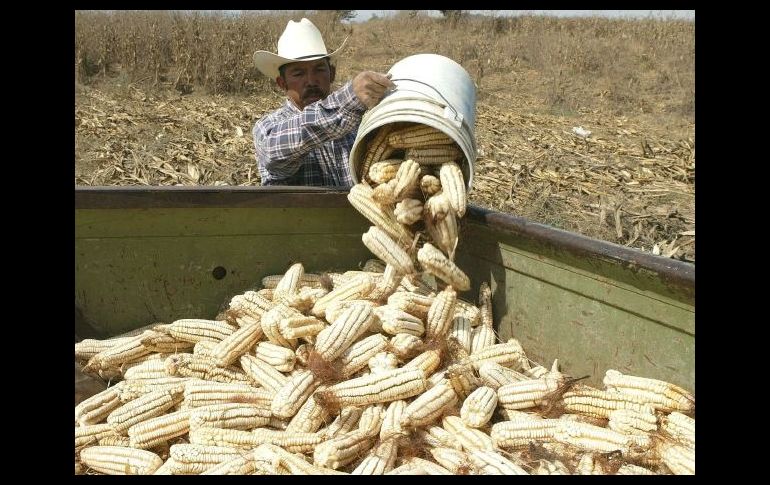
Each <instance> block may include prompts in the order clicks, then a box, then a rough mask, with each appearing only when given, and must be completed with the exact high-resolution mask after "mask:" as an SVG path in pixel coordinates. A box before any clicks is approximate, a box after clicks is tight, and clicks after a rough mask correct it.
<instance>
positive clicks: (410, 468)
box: [385, 463, 428, 475]
mask: <svg viewBox="0 0 770 485" xmlns="http://www.w3.org/2000/svg"><path fill="white" fill-rule="evenodd" d="M427 474H428V472H427V471H425V469H424V468H423V467H421V466H419V465H416V464H414V463H404V464H402V465H399V466H397V467H395V468H393V469H392V470H390V471H389V472H385V475H427Z"/></svg>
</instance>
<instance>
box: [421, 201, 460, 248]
mask: <svg viewBox="0 0 770 485" xmlns="http://www.w3.org/2000/svg"><path fill="white" fill-rule="evenodd" d="M425 228H426V229H427V231H428V235H429V236H430V237H431V241H432V243H433V245H434V246H436V247H437V248H438V249H440V250H441V251H443V252H444V253H445V254H447V255H448V256H449V259H450V260H454V253H455V247H456V246H457V242H458V229H457V217H455V211H454V209H451V208H450V209H449V212H447V214H446V217H443V218H442V219H440V220H438V221H435V222H434V221H432V220H431V219H430V218H426V219H425Z"/></svg>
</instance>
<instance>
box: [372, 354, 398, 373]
mask: <svg viewBox="0 0 770 485" xmlns="http://www.w3.org/2000/svg"><path fill="white" fill-rule="evenodd" d="M368 364H369V370H370V371H371V372H372V374H377V373H378V372H383V371H388V370H392V369H395V368H396V367H398V358H396V356H395V355H394V354H391V353H390V352H378V353H376V354H374V356H373V357H372V358H370V359H369V361H368Z"/></svg>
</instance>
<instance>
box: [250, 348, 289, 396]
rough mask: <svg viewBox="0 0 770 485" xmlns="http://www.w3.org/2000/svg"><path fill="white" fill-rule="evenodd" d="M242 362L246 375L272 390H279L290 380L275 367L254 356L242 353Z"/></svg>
mask: <svg viewBox="0 0 770 485" xmlns="http://www.w3.org/2000/svg"><path fill="white" fill-rule="evenodd" d="M240 364H241V368H243V370H244V372H245V373H246V375H248V376H249V377H250V378H251V379H252V380H253V381H254V382H256V383H257V384H259V385H260V386H262V387H264V388H265V389H267V390H268V391H270V392H273V393H275V392H278V390H279V389H280V388H281V387H283V385H284V384H286V381H287V380H288V379H287V378H286V376H285V375H283V374H281V373H280V372H279V371H278V370H276V369H275V367H273V366H271V365H270V364H268V363H267V362H264V361H263V360H261V359H257V358H256V357H254V356H251V355H242V356H241V358H240Z"/></svg>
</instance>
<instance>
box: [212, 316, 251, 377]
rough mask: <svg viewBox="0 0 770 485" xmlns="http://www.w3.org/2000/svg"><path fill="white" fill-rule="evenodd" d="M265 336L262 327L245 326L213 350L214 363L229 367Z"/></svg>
mask: <svg viewBox="0 0 770 485" xmlns="http://www.w3.org/2000/svg"><path fill="white" fill-rule="evenodd" d="M262 335H263V332H262V327H261V325H257V324H254V325H244V326H242V327H240V328H239V329H238V330H236V331H234V332H233V333H231V334H230V335H228V336H227V337H225V338H224V339H222V340H221V341H220V342H219V343H217V345H216V346H215V347H214V348H213V349H212V351H211V353H212V357H213V360H214V363H215V364H216V365H218V366H219V367H227V366H229V365H230V364H232V363H233V362H235V361H236V360H238V358H240V356H241V355H243V354H245V353H246V352H247V351H248V349H249V348H250V347H252V346H253V345H254V344H255V343H256V342H257V341H258V340H259V339H260V338H261V337H262Z"/></svg>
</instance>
